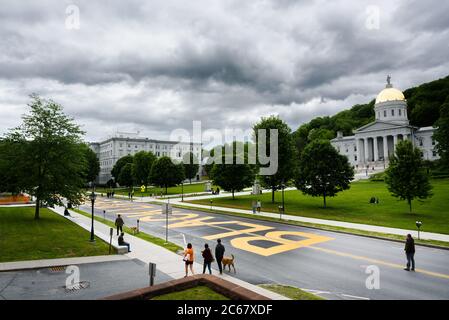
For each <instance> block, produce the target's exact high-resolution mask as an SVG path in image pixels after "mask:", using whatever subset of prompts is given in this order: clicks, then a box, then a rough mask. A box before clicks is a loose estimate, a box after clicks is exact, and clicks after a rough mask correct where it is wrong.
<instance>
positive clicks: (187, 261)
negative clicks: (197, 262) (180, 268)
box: [183, 243, 195, 278]
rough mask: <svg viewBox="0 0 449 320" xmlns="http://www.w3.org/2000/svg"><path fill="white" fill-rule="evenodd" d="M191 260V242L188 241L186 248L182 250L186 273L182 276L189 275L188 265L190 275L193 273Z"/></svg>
mask: <svg viewBox="0 0 449 320" xmlns="http://www.w3.org/2000/svg"><path fill="white" fill-rule="evenodd" d="M193 260H194V253H193V248H192V244H191V243H188V244H187V248H186V249H185V250H184V258H183V261H184V262H185V265H186V275H185V276H184V278H186V277H187V276H188V275H189V266H190V272H192V275H194V274H195V273H194V272H193Z"/></svg>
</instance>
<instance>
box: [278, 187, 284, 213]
mask: <svg viewBox="0 0 449 320" xmlns="http://www.w3.org/2000/svg"><path fill="white" fill-rule="evenodd" d="M284 189H285V185H284V182H282V184H281V190H282V205H281V206H280V207H279V220H282V214H283V213H284V212H285V201H284Z"/></svg>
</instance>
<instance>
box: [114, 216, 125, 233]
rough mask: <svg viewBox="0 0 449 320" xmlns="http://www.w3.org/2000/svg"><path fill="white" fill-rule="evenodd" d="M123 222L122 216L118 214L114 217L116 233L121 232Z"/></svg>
mask: <svg viewBox="0 0 449 320" xmlns="http://www.w3.org/2000/svg"><path fill="white" fill-rule="evenodd" d="M124 224H125V222H124V221H123V219H122V217H121V216H120V215H118V216H117V219H115V226H116V227H117V235H118V233H119V230H120V232H123V225H124Z"/></svg>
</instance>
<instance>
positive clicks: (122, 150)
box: [90, 132, 201, 184]
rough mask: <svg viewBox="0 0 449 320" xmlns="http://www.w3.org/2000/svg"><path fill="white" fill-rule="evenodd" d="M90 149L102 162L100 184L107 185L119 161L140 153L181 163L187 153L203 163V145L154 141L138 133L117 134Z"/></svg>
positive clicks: (95, 143)
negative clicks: (165, 157)
mask: <svg viewBox="0 0 449 320" xmlns="http://www.w3.org/2000/svg"><path fill="white" fill-rule="evenodd" d="M90 147H91V149H92V150H93V151H94V152H95V153H96V154H97V157H98V159H99V160H100V174H99V178H98V180H99V181H98V183H100V184H105V183H106V182H107V181H108V180H109V179H111V178H112V175H111V170H112V168H113V167H114V165H115V163H116V162H117V160H118V159H120V158H122V157H124V156H126V155H134V154H136V153H137V152H139V151H151V152H152V153H153V154H154V155H155V156H156V157H158V158H159V157H163V156H168V157H170V158H172V159H174V160H178V161H181V160H182V159H183V157H184V155H185V154H186V153H188V152H192V153H193V154H194V155H195V157H196V158H197V159H199V160H198V161H201V160H200V159H201V143H181V142H175V141H163V140H153V139H149V138H142V137H139V134H138V133H125V132H116V133H114V134H113V135H112V136H110V137H109V138H107V139H106V140H104V141H102V142H94V143H90ZM199 172H201V168H200V170H199Z"/></svg>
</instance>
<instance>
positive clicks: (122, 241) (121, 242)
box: [118, 232, 131, 252]
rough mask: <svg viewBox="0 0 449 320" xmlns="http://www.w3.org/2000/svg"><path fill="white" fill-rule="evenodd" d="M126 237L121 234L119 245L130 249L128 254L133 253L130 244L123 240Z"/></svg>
mask: <svg viewBox="0 0 449 320" xmlns="http://www.w3.org/2000/svg"><path fill="white" fill-rule="evenodd" d="M124 236H125V234H124V233H123V232H122V233H121V234H120V236H119V237H118V245H119V246H127V247H128V252H131V247H130V245H129V243H128V242H125V240H124V239H123V237H124Z"/></svg>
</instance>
